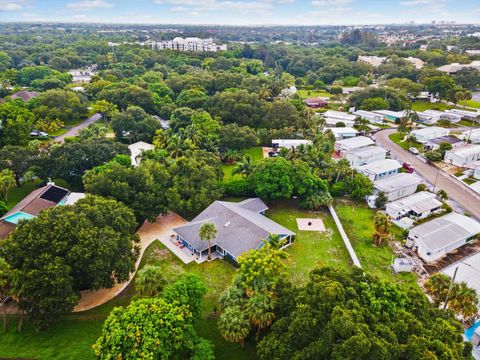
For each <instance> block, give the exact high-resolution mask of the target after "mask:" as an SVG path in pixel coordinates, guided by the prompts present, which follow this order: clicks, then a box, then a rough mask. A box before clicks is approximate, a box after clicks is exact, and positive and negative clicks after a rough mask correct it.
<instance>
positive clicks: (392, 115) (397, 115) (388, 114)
mask: <svg viewBox="0 0 480 360" xmlns="http://www.w3.org/2000/svg"><path fill="white" fill-rule="evenodd" d="M373 112H374V113H375V114H379V115H382V116H383V119H384V120H385V121H390V122H394V123H397V124H398V123H399V122H400V120H401V119H402V118H403V117H405V114H406V111H391V110H374V111H373Z"/></svg>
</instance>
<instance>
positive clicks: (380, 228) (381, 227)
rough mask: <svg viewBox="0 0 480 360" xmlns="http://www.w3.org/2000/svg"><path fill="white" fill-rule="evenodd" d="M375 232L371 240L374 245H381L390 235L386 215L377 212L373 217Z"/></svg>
mask: <svg viewBox="0 0 480 360" xmlns="http://www.w3.org/2000/svg"><path fill="white" fill-rule="evenodd" d="M373 221H374V226H375V232H374V233H373V241H374V243H375V245H377V246H378V245H382V244H383V242H384V241H386V240H387V239H388V238H389V237H390V221H389V217H388V215H385V214H384V213H382V212H377V213H376V214H375V217H374V219H373Z"/></svg>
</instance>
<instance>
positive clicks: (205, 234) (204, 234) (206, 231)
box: [198, 222, 217, 260]
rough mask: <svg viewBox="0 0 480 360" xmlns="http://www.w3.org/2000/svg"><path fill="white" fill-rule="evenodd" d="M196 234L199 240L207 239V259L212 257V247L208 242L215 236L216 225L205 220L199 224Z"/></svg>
mask: <svg viewBox="0 0 480 360" xmlns="http://www.w3.org/2000/svg"><path fill="white" fill-rule="evenodd" d="M198 236H199V237H200V239H201V240H204V241H208V260H211V259H212V249H211V245H210V242H211V241H212V240H213V239H215V236H217V227H216V226H215V224H214V223H210V222H206V223H204V224H203V225H202V226H200V230H199V231H198Z"/></svg>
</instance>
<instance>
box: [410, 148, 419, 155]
mask: <svg viewBox="0 0 480 360" xmlns="http://www.w3.org/2000/svg"><path fill="white" fill-rule="evenodd" d="M408 151H410V152H411V153H412V154H414V155H418V154H420V151H418V149H417V148H414V147H411V148H408Z"/></svg>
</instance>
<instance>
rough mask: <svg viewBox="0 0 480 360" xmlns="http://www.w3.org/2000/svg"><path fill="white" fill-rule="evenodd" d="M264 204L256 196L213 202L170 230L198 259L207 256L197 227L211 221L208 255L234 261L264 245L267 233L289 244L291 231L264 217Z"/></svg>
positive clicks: (205, 242) (206, 250) (206, 248)
mask: <svg viewBox="0 0 480 360" xmlns="http://www.w3.org/2000/svg"><path fill="white" fill-rule="evenodd" d="M267 210H268V207H267V205H266V204H265V203H264V202H263V201H262V200H260V199H258V198H251V199H247V200H244V201H241V202H238V203H235V202H228V201H215V202H213V203H212V204H211V205H210V206H208V207H207V208H206V209H205V210H203V211H202V212H201V213H200V214H199V215H198V216H197V217H195V218H194V219H193V220H192V221H191V222H190V223H188V224H186V225H182V226H179V227H176V228H174V229H173V231H174V232H175V234H176V239H177V240H178V241H179V242H181V243H182V244H183V245H184V246H185V248H188V249H189V251H190V252H191V254H192V255H193V256H195V257H196V258H197V261H198V262H200V261H202V260H203V259H204V258H207V256H208V242H207V241H204V240H202V239H200V236H199V231H200V227H201V226H202V225H203V224H205V223H213V224H214V225H215V226H216V228H217V235H216V237H215V239H213V240H212V241H211V251H212V254H214V255H216V256H217V257H223V258H228V259H231V260H233V261H235V262H236V261H238V257H239V256H240V255H242V254H243V253H245V252H247V251H249V250H253V249H259V248H261V247H262V246H264V244H265V241H268V239H269V238H270V236H272V235H278V236H279V237H280V239H282V240H283V243H284V246H289V245H290V244H291V243H292V241H293V238H294V236H295V233H293V232H292V231H290V230H288V229H287V228H285V227H283V226H282V225H280V224H277V223H276V222H275V221H273V220H271V219H269V218H268V217H266V216H265V212H266V211H267Z"/></svg>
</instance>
